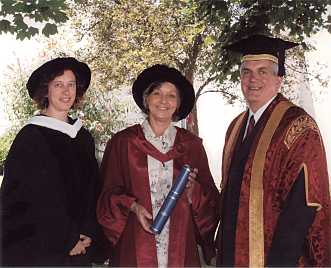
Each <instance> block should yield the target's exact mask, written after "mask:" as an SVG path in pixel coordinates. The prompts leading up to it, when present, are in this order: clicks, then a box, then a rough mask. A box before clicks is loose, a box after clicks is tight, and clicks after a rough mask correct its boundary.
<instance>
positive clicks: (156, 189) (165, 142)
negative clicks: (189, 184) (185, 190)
mask: <svg viewBox="0 0 331 268" xmlns="http://www.w3.org/2000/svg"><path fill="white" fill-rule="evenodd" d="M141 126H142V129H143V132H144V135H145V138H146V140H148V141H149V142H150V143H151V144H152V145H153V146H154V147H155V148H156V149H158V150H159V151H160V152H162V153H167V152H168V151H169V150H170V149H171V148H172V147H173V145H174V142H175V137H176V133H177V130H176V128H175V127H174V126H173V125H170V126H169V127H168V128H167V129H166V131H165V132H164V134H163V135H162V136H159V137H157V136H156V135H155V134H154V132H153V130H152V128H151V126H150V125H149V122H148V121H147V120H145V121H144V122H143V123H142V124H141ZM147 163H148V177H149V187H150V191H151V201H152V210H153V218H154V219H155V217H156V215H157V213H158V212H159V210H160V208H161V206H162V204H163V201H164V200H165V199H166V197H167V195H168V193H169V191H170V188H171V186H172V180H173V160H169V161H167V162H165V163H162V162H160V161H158V160H156V159H155V158H153V157H151V156H150V155H148V156H147ZM170 220H171V218H170V219H169V220H168V221H167V223H166V224H165V226H164V227H163V230H162V232H161V233H160V234H157V235H155V241H156V250H157V261H158V267H168V250H169V249H168V247H169V222H170Z"/></svg>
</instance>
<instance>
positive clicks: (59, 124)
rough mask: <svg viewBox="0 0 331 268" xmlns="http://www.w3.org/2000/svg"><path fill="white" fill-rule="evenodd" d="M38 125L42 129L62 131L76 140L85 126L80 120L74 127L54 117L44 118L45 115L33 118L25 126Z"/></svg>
mask: <svg viewBox="0 0 331 268" xmlns="http://www.w3.org/2000/svg"><path fill="white" fill-rule="evenodd" d="M29 124H32V125H38V126H42V127H47V128H50V129H54V130H57V131H60V132H62V133H64V134H67V135H68V136H69V137H70V138H75V137H76V136H77V133H78V131H79V130H80V129H81V127H82V126H83V123H82V121H81V120H80V119H79V118H78V119H77V120H76V122H75V123H74V124H73V125H70V124H69V123H66V122H64V121H61V120H59V119H56V118H54V117H49V116H44V115H36V116H33V117H32V118H30V119H29V120H28V122H26V124H25V125H29Z"/></svg>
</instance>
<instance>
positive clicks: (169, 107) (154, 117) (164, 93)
mask: <svg viewBox="0 0 331 268" xmlns="http://www.w3.org/2000/svg"><path fill="white" fill-rule="evenodd" d="M146 104H147V108H148V110H149V114H148V115H149V119H150V121H159V122H169V123H170V122H171V121H172V117H173V114H174V113H175V111H176V109H177V107H178V106H179V96H178V92H177V89H176V87H175V85H173V84H172V83H169V82H164V83H162V84H161V86H160V87H158V88H155V89H154V90H153V91H152V92H151V93H150V94H149V95H148V96H147V97H146Z"/></svg>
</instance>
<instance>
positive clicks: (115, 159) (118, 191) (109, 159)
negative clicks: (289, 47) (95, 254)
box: [97, 136, 135, 245]
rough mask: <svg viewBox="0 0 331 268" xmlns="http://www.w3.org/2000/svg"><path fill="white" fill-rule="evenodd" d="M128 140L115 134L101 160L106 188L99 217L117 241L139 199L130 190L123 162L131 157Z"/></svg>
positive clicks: (113, 241) (100, 203)
mask: <svg viewBox="0 0 331 268" xmlns="http://www.w3.org/2000/svg"><path fill="white" fill-rule="evenodd" d="M126 148H127V144H125V139H124V140H123V139H119V138H118V137H116V136H115V137H114V138H112V139H111V140H110V141H109V142H108V143H107V146H106V150H105V153H104V156H103V159H102V163H101V176H102V180H103V189H102V191H101V194H100V197H99V200H98V205H97V218H98V221H99V223H100V224H101V225H102V226H103V229H104V233H105V235H106V236H107V238H108V239H109V240H110V242H111V243H112V244H113V245H115V244H116V243H117V241H118V239H119V238H120V236H121V234H122V232H123V230H124V228H125V225H126V223H127V219H128V215H129V213H130V207H131V205H132V203H133V202H134V201H135V198H134V197H133V196H130V195H129V194H128V193H129V183H128V181H127V176H126V174H125V172H124V171H123V167H126V166H127V163H124V164H122V163H121V162H123V161H125V159H126V158H127V149H126Z"/></svg>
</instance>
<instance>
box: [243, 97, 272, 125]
mask: <svg viewBox="0 0 331 268" xmlns="http://www.w3.org/2000/svg"><path fill="white" fill-rule="evenodd" d="M276 96H277V95H275V96H273V97H272V98H271V99H270V100H269V101H268V102H267V103H266V104H264V105H263V106H262V107H261V108H260V109H258V110H257V111H256V112H255V113H253V112H252V110H251V109H250V108H249V115H248V118H251V115H253V116H254V120H255V124H256V123H257V121H259V119H260V118H261V116H262V114H263V112H264V111H265V109H267V107H268V106H269V104H270V103H271V102H272V101H273V100H274V99H275V98H276ZM248 120H249V119H248ZM247 124H248V123H247Z"/></svg>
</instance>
